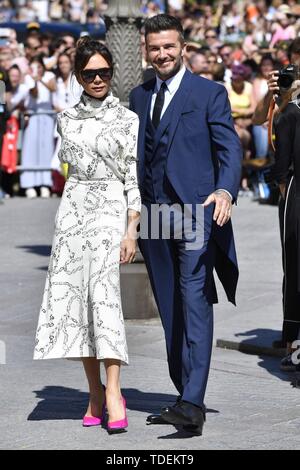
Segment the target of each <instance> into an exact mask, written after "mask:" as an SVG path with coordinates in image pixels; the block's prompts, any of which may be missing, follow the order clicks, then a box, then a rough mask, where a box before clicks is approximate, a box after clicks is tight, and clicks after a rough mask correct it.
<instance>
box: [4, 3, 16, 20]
mask: <svg viewBox="0 0 300 470" xmlns="http://www.w3.org/2000/svg"><path fill="white" fill-rule="evenodd" d="M15 6H16V5H15V4H14V2H13V1H12V0H1V1H0V23H6V22H9V21H12V20H13V19H14V17H15V15H16V9H15Z"/></svg>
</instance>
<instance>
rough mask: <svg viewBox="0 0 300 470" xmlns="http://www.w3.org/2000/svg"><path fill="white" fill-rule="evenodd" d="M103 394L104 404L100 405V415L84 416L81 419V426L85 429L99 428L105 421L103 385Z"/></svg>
mask: <svg viewBox="0 0 300 470" xmlns="http://www.w3.org/2000/svg"><path fill="white" fill-rule="evenodd" d="M103 392H104V402H103V405H102V414H101V416H84V417H83V419H82V426H84V427H85V428H90V427H91V426H101V424H102V423H103V422H104V420H105V415H106V399H105V386H104V385H103Z"/></svg>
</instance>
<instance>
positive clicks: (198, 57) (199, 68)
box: [190, 49, 209, 78]
mask: <svg viewBox="0 0 300 470" xmlns="http://www.w3.org/2000/svg"><path fill="white" fill-rule="evenodd" d="M190 70H191V72H193V73H195V74H196V75H200V76H201V77H204V78H207V75H208V74H209V66H208V61H207V57H206V54H205V52H203V51H202V49H199V50H198V51H197V52H195V53H194V54H193V55H192V57H191V58H190Z"/></svg>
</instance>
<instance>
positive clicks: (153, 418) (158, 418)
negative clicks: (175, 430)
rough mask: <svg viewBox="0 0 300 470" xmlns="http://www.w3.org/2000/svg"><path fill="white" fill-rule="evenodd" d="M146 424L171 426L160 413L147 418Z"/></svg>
mask: <svg viewBox="0 0 300 470" xmlns="http://www.w3.org/2000/svg"><path fill="white" fill-rule="evenodd" d="M146 424H169V423H167V421H165V420H164V419H163V418H162V416H161V414H160V413H157V414H153V415H149V416H147V419H146Z"/></svg>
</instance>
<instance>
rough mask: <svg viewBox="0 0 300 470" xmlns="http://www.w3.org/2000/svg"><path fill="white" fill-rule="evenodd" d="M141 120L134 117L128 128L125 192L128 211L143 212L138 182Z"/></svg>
mask: <svg viewBox="0 0 300 470" xmlns="http://www.w3.org/2000/svg"><path fill="white" fill-rule="evenodd" d="M138 128H139V119H138V117H137V116H134V117H133V118H132V119H131V120H130V121H129V123H128V127H127V128H126V134H127V145H126V148H125V149H124V159H125V185H124V186H125V187H124V189H125V192H126V193H127V206H128V209H133V210H135V211H137V212H140V211H141V196H140V191H139V187H138V181H137V138H138Z"/></svg>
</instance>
